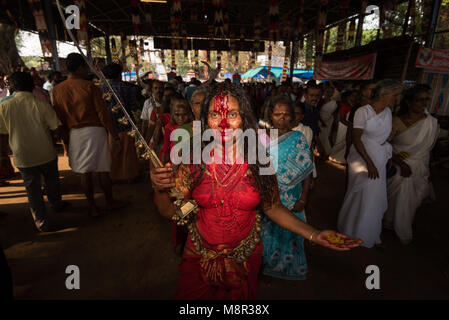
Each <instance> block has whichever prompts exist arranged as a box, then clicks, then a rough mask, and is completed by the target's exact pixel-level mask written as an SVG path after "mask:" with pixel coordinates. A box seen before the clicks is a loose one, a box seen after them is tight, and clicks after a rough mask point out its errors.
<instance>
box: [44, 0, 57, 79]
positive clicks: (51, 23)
mask: <svg viewBox="0 0 449 320" xmlns="http://www.w3.org/2000/svg"><path fill="white" fill-rule="evenodd" d="M43 6H44V14H45V19H46V20H47V28H48V35H49V37H50V42H51V47H52V49H53V62H54V69H55V70H56V71H61V68H60V65H59V55H58V46H57V44H56V28H55V19H54V18H53V6H52V1H51V0H44V1H43Z"/></svg>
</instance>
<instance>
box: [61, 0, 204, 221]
mask: <svg viewBox="0 0 449 320" xmlns="http://www.w3.org/2000/svg"><path fill="white" fill-rule="evenodd" d="M56 5H57V7H58V11H59V15H60V16H61V19H62V22H63V24H64V25H65V16H64V13H63V11H62V6H61V4H60V3H59V0H56ZM65 27H66V30H67V33H68V34H69V36H70V38H71V39H72V41H73V43H74V44H75V46H76V48H77V49H78V51H79V53H80V54H81V56H82V57H83V59H84V61H86V63H87V65H88V66H89V68H90V69H91V70H92V71H93V72H94V73H95V75H96V76H97V77H98V78H99V79H100V82H101V83H102V84H103V85H105V86H106V88H107V90H108V91H109V92H108V93H105V94H103V97H104V98H105V99H106V100H110V99H111V98H112V97H113V98H114V100H115V101H116V102H117V105H116V106H114V107H113V108H112V111H113V112H119V110H121V111H122V112H123V114H124V115H125V116H124V117H123V118H120V119H119V120H118V121H119V122H120V123H122V124H130V125H131V127H132V130H131V131H129V132H128V135H129V136H131V137H134V138H135V139H136V146H137V147H138V148H144V149H145V152H144V153H143V154H142V157H143V158H144V159H145V160H150V161H151V163H152V164H153V166H154V167H155V168H161V167H163V164H162V162H161V160H160V159H159V157H158V156H157V155H156V152H155V151H154V150H153V149H152V148H151V147H150V146H149V145H148V144H147V142H146V141H145V139H144V138H143V136H142V134H141V133H140V131H139V129H138V128H137V126H136V124H135V123H134V121H132V119H131V117H130V115H129V113H128V111H126V109H125V106H124V105H123V103H122V101H121V100H120V98H119V97H118V95H117V94H116V93H115V91H114V89H113V88H112V86H111V85H110V83H109V82H108V81H107V80H106V78H105V76H104V74H103V72H102V71H101V70H96V69H95V68H94V67H93V66H92V63H91V62H90V61H89V59H87V57H86V56H85V54H84V53H83V51H82V50H81V48H80V45H79V43H78V40H77V39H76V37H75V36H74V35H73V33H72V31H71V30H70V29H68V28H67V26H66V25H65ZM108 98H109V99H108ZM169 195H170V197H171V198H172V199H173V204H174V205H175V208H176V210H175V214H174V215H173V217H172V219H173V220H174V221H176V223H177V224H178V225H186V224H189V223H191V222H192V221H193V216H194V214H195V213H197V212H198V211H199V209H198V204H197V203H196V201H194V200H192V199H185V198H184V194H183V193H182V192H181V191H180V190H179V189H178V188H176V187H173V188H171V189H170V193H169Z"/></svg>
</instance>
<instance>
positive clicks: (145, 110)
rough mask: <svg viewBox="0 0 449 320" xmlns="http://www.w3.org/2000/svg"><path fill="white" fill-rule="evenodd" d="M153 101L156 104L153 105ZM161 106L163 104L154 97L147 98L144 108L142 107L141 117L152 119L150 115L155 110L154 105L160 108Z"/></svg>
mask: <svg viewBox="0 0 449 320" xmlns="http://www.w3.org/2000/svg"><path fill="white" fill-rule="evenodd" d="M153 101H154V104H155V105H153ZM161 106H162V104H161V103H158V102H157V101H156V100H154V99H153V98H151V97H150V98H148V99H147V100H145V103H144V104H143V109H142V114H141V115H140V119H142V120H148V121H150V116H151V112H152V111H153V108H154V107H156V108H159V107H161Z"/></svg>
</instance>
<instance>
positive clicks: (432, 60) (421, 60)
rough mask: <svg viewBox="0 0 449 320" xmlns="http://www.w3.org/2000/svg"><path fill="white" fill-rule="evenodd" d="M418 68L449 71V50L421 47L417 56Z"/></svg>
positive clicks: (416, 65)
mask: <svg viewBox="0 0 449 320" xmlns="http://www.w3.org/2000/svg"><path fill="white" fill-rule="evenodd" d="M415 67H416V68H425V69H432V70H434V71H440V72H441V71H449V50H442V49H431V48H426V47H420V48H419V50H418V55H417V56H416V63H415Z"/></svg>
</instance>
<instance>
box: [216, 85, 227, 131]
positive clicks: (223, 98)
mask: <svg viewBox="0 0 449 320" xmlns="http://www.w3.org/2000/svg"><path fill="white" fill-rule="evenodd" d="M214 111H218V112H220V115H221V122H220V125H219V126H220V128H223V129H228V128H229V123H228V119H227V118H228V112H229V99H228V96H227V95H226V94H224V93H221V94H219V95H216V96H215V97H214ZM222 134H224V131H223V133H222Z"/></svg>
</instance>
